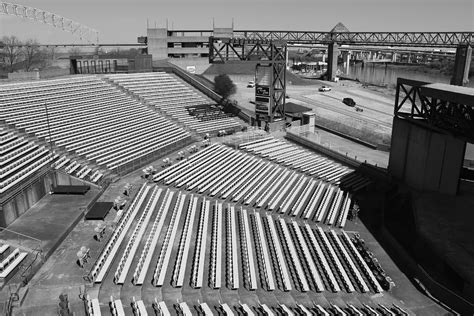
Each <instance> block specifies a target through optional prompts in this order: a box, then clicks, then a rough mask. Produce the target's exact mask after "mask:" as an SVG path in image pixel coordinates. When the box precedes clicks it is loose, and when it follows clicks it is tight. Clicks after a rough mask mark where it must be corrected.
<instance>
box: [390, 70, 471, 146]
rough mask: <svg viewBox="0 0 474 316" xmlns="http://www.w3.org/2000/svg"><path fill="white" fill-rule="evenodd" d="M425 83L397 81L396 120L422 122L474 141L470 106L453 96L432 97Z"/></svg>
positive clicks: (453, 94) (405, 80)
mask: <svg viewBox="0 0 474 316" xmlns="http://www.w3.org/2000/svg"><path fill="white" fill-rule="evenodd" d="M428 84H429V83H427V82H422V81H416V80H409V79H403V78H398V80H397V90H396V96H395V111H394V114H395V116H396V117H399V118H404V119H409V120H414V121H417V122H422V123H424V124H427V125H429V126H432V127H435V128H436V129H440V130H443V131H448V132H450V133H452V134H454V135H456V136H458V137H462V138H464V139H466V140H468V141H470V142H473V141H474V103H473V102H472V98H471V99H470V101H469V99H468V98H466V97H465V96H464V95H459V94H457V93H456V92H454V91H453V92H450V93H445V92H444V91H440V92H439V93H432V91H430V90H432V89H431V88H429V87H426V85H428Z"/></svg>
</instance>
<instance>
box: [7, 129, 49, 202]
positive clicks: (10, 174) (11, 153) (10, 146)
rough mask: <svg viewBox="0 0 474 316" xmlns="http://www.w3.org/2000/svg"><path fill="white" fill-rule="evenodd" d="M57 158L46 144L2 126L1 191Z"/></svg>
mask: <svg viewBox="0 0 474 316" xmlns="http://www.w3.org/2000/svg"><path fill="white" fill-rule="evenodd" d="M56 158H57V155H56V154H53V155H51V154H50V151H49V150H48V148H45V146H40V145H38V144H37V143H36V142H35V141H32V140H29V139H28V138H27V137H24V136H21V135H19V134H18V133H17V132H16V131H15V130H14V129H9V128H6V127H0V193H3V192H6V191H7V190H8V189H10V188H12V187H14V186H15V185H16V184H18V183H20V182H21V181H23V180H26V179H28V178H29V177H31V176H32V175H34V174H35V172H37V171H38V170H40V169H41V168H43V167H44V166H46V165H48V163H50V162H51V161H52V160H54V159H56Z"/></svg>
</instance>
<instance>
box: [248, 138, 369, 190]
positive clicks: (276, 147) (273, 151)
mask: <svg viewBox="0 0 474 316" xmlns="http://www.w3.org/2000/svg"><path fill="white" fill-rule="evenodd" d="M239 148H240V149H242V150H245V151H247V152H250V153H252V154H254V155H258V156H260V157H262V158H266V159H269V160H271V161H275V162H277V163H278V164H281V165H283V166H286V167H289V168H293V169H296V170H298V171H300V172H304V173H306V174H308V175H310V176H313V177H316V178H318V179H322V180H325V181H328V182H331V183H334V184H336V185H339V184H341V182H344V189H345V190H352V191H357V190H360V189H361V188H363V187H364V186H366V185H368V184H369V183H370V180H368V179H366V178H364V177H361V176H359V175H357V174H356V173H354V172H353V171H354V170H353V169H351V168H349V167H346V166H343V165H341V164H339V163H337V162H335V161H334V160H331V159H329V158H326V157H325V156H322V155H318V154H317V153H315V152H313V151H308V150H306V149H303V148H301V147H299V146H297V145H295V144H293V143H290V142H287V141H284V140H282V139H276V138H273V137H265V138H262V139H257V140H254V141H251V142H248V143H243V144H240V145H239Z"/></svg>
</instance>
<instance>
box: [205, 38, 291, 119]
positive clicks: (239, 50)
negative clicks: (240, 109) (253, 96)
mask: <svg viewBox="0 0 474 316" xmlns="http://www.w3.org/2000/svg"><path fill="white" fill-rule="evenodd" d="M286 53H287V46H286V43H285V42H284V41H262V40H247V39H236V38H216V37H210V38H209V63H228V62H245V61H259V63H258V64H257V66H256V67H257V68H256V71H258V69H259V68H262V67H268V68H270V71H269V78H268V82H269V87H268V88H269V89H268V92H269V93H268V94H269V95H268V99H269V103H268V112H267V113H266V114H264V115H259V116H260V118H261V119H262V120H265V121H267V122H273V121H274V120H275V119H280V118H285V100H286V96H285V95H286ZM257 85H258V83H257ZM256 89H257V87H256Z"/></svg>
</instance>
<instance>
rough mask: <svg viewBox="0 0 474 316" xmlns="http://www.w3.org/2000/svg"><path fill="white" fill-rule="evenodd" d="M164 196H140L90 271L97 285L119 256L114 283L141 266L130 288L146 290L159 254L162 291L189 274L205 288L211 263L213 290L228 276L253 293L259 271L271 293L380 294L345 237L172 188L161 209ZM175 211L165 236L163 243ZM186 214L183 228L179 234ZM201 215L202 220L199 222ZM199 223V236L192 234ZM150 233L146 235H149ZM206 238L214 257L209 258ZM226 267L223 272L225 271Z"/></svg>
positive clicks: (146, 188) (157, 278)
mask: <svg viewBox="0 0 474 316" xmlns="http://www.w3.org/2000/svg"><path fill="white" fill-rule="evenodd" d="M162 192H163V189H162V188H161V187H158V186H156V187H155V188H153V186H150V185H146V184H144V185H143V186H142V188H141V189H140V190H139V192H138V193H137V196H136V197H135V199H134V200H133V202H132V204H131V205H130V207H129V208H128V209H127V210H126V211H125V212H124V215H123V218H122V219H121V220H120V221H119V223H118V226H117V228H116V229H115V231H114V232H113V234H112V236H111V238H110V240H109V242H108V243H107V244H106V247H105V249H104V251H103V252H102V254H101V255H100V256H99V259H98V260H97V262H96V264H95V265H94V267H93V273H92V275H93V277H94V281H95V282H96V283H100V282H102V281H103V278H104V276H105V275H106V273H107V270H108V268H109V267H110V265H111V263H112V261H113V260H114V257H119V258H120V260H119V263H118V265H117V269H116V271H115V275H114V281H115V282H116V283H117V284H124V282H125V280H126V279H127V275H129V274H131V273H129V268H130V266H132V265H133V266H135V263H134V262H137V263H136V269H135V271H134V273H133V276H132V282H133V284H135V285H137V286H140V285H143V283H144V278H145V276H146V275H147V271H148V269H149V267H150V265H151V258H152V257H153V253H154V251H155V249H158V248H160V250H159V255H158V259H157V261H156V265H155V269H154V273H153V279H152V280H151V282H152V284H153V285H155V286H158V287H161V286H163V285H164V283H165V279H166V277H167V275H168V276H170V277H171V285H172V286H173V287H182V286H183V285H184V282H185V271H186V270H187V268H189V270H190V271H191V273H190V276H189V277H190V280H189V281H190V284H191V286H192V287H194V288H201V287H202V286H203V281H204V280H203V279H204V269H205V266H206V263H208V267H209V277H208V281H209V287H211V288H214V289H219V288H221V287H222V286H223V285H224V284H223V277H226V280H227V287H228V288H229V289H233V290H237V289H240V288H242V285H241V283H240V281H241V280H245V281H244V282H243V287H245V288H246V289H248V290H256V289H257V287H258V277H257V273H256V271H258V272H259V273H260V281H261V284H262V286H263V287H264V288H265V289H266V290H269V291H272V290H275V289H276V288H277V287H280V288H281V290H283V291H292V290H293V289H294V288H296V289H297V290H299V291H302V292H307V291H316V292H322V291H326V290H328V291H332V292H339V291H341V289H342V288H343V289H345V290H346V291H347V292H349V293H352V292H355V291H359V292H361V293H366V292H375V293H379V292H381V287H380V285H379V284H378V280H377V279H376V278H375V276H374V274H373V273H372V272H371V271H370V269H369V268H368V267H367V265H366V264H364V260H363V259H362V257H361V256H360V254H358V250H357V248H356V247H355V246H354V245H353V244H352V240H351V239H350V238H349V237H348V235H347V236H346V235H341V234H340V233H336V232H335V231H329V232H328V231H324V230H323V229H322V228H321V227H320V226H316V227H315V228H314V229H313V228H312V227H311V226H310V225H309V224H308V223H306V224H305V225H300V224H298V223H297V222H296V221H294V220H293V219H291V221H290V222H288V219H284V218H283V217H278V218H276V217H275V215H274V214H271V213H268V212H267V213H266V214H265V215H263V216H262V215H261V212H259V211H255V210H254V211H253V213H251V214H250V215H251V216H249V213H248V210H246V209H244V208H243V207H241V208H240V210H238V209H237V208H236V207H235V206H234V205H232V204H226V207H225V208H224V204H223V203H221V202H219V201H215V202H213V205H212V210H211V209H210V208H211V207H210V206H211V205H210V204H211V203H210V201H209V200H208V199H207V198H198V197H196V196H194V195H186V194H183V193H181V192H180V191H178V192H177V193H176V192H174V191H171V190H170V189H167V190H166V193H165V194H164V197H163V200H162V202H161V206H160V207H158V200H159V199H160V196H161V195H162ZM175 193H176V195H175ZM175 196H176V197H175ZM142 206H143V207H142ZM186 206H187V207H186ZM140 209H141V210H142V211H141V213H140V212H139V210H140ZM171 210H172V213H171V216H170V218H169V223H168V226H167V229H166V232H164V237H160V234H161V229H162V227H163V225H164V221H165V218H166V217H167V213H168V211H171ZM198 210H199V214H197V213H198ZM181 216H183V217H184V220H183V222H184V224H183V227H182V230H181V233H180V235H179V234H178V226H179V225H180V224H179V223H180V218H181ZM196 216H198V219H196V220H195V217H196ZM152 217H154V218H155V220H154V222H153V223H151V222H150V218H152ZM275 218H276V220H275ZM195 221H197V225H198V227H197V230H196V231H194V230H192V228H193V225H194V222H195ZM132 225H134V226H132ZM150 226H151V229H150ZM145 231H149V233H148V236H145ZM178 235H179V236H178ZM208 235H209V236H210V255H209V257H207V258H206V247H207V243H208V242H207V236H208ZM145 237H146V239H145ZM125 238H126V239H125ZM142 240H146V242H145V243H144V247H143V249H142V252H141V255H140V256H138V255H136V253H137V249H138V247H139V246H138V245H139V244H143V242H142ZM158 240H159V241H160V244H161V245H158ZM178 241H179V242H178ZM193 242H194V243H193ZM121 244H123V246H121ZM174 244H178V247H177V249H176V250H173V245H174ZM192 245H194V246H193V247H192ZM118 249H121V250H120V253H117V251H118ZM191 249H194V257H193V259H192V260H187V257H188V256H189V255H190V251H191ZM254 253H255V254H256V255H257V259H258V260H255V258H254V255H253V254H254ZM206 260H208V261H206ZM170 261H171V262H170ZM188 261H189V263H190V266H189V267H187V265H188ZM173 263H174V267H173V268H172V269H171V270H172V271H173V272H172V273H168V270H170V269H168V267H169V266H170V265H172V264H173ZM223 265H225V266H226V269H225V270H222V266H223ZM222 271H225V276H224V275H222ZM239 271H242V273H240V272H239Z"/></svg>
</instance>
